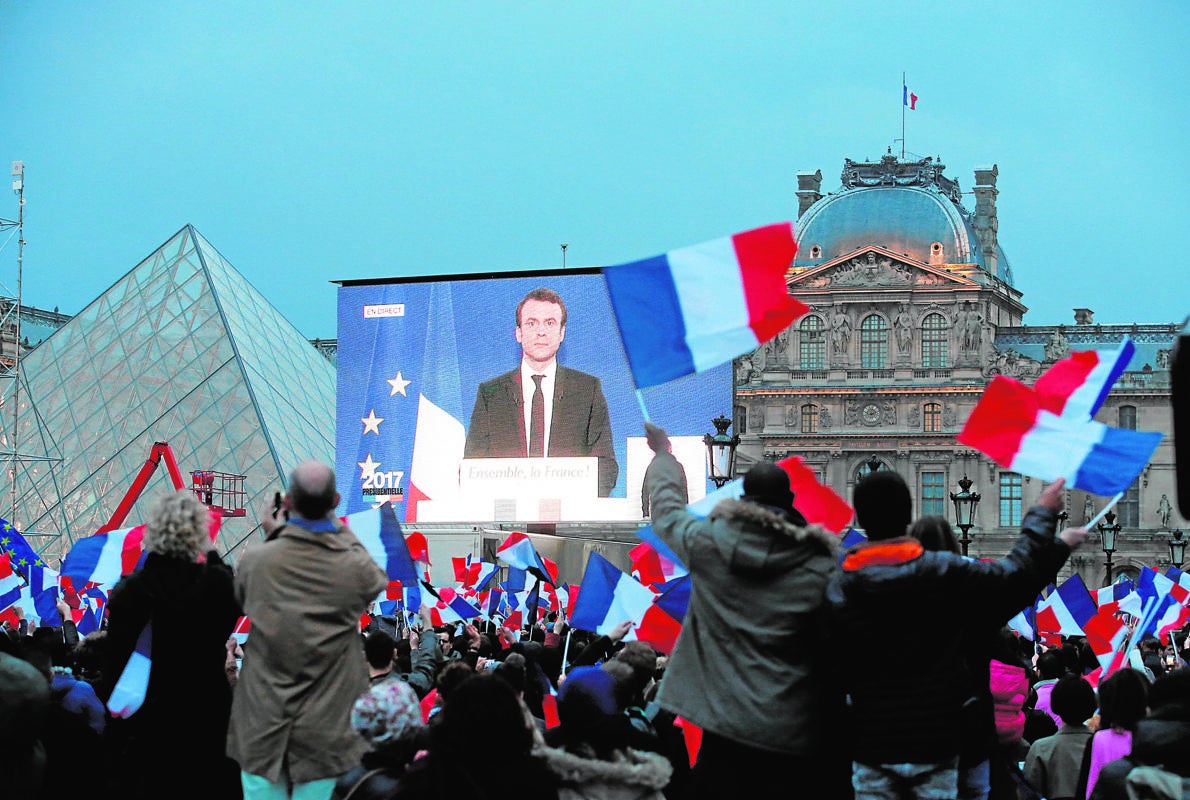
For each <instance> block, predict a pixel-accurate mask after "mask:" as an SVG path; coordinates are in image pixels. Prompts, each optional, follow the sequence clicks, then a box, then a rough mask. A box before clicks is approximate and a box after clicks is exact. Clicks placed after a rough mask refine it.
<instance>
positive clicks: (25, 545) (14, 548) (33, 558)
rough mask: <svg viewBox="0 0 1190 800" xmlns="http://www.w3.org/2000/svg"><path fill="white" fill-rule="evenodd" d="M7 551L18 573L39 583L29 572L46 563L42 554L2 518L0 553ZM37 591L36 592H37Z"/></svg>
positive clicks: (28, 580) (0, 522)
mask: <svg viewBox="0 0 1190 800" xmlns="http://www.w3.org/2000/svg"><path fill="white" fill-rule="evenodd" d="M5 553H7V554H8V555H10V556H12V568H13V570H14V571H15V572H16V574H17V575H20V576H21V577H22V578H24V579H25V580H26V581H27V582H28V583H29V584H30V585H34V584H36V583H37V581H35V580H34V579H33V577H32V576H31V575H30V574H29V572H30V569H31V568H37V569H41V568H44V567H45V563H44V562H43V561H42V560H41V556H39V555H37V553H36V552H35V551H34V550H33V548H32V547H31V546H30V545H29V542H28V541H27V540H26V539H25V537H24V536H22V535H21V532H20V531H18V530H17V529H16V528H15V527H13V525H12V523H10V522H9V521H8V520H5V519H0V555H3V554H5ZM35 593H36V592H35Z"/></svg>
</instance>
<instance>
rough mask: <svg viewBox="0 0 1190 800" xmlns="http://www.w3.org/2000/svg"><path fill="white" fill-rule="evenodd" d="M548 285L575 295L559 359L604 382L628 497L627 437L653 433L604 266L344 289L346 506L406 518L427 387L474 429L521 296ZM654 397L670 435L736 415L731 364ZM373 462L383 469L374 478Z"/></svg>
mask: <svg viewBox="0 0 1190 800" xmlns="http://www.w3.org/2000/svg"><path fill="white" fill-rule="evenodd" d="M541 286H545V287H548V288H551V289H553V290H554V291H556V292H558V294H559V295H561V297H562V299H563V301H564V302H565V303H566V309H567V323H566V333H565V339H564V340H563V342H562V345H561V348H560V349H559V351H558V363H559V364H560V365H562V366H565V367H570V368H572V369H577V370H580V371H582V372H586V373H589V374H591V375H594V376H596V377H598V378H599V379H600V380H601V381H602V384H603V393H604V396H605V397H606V398H607V403H608V413H609V416H610V419H611V430H612V438H613V442H614V446H615V454H616V460H617V462H618V464H619V475H618V477H617V480H616V485H615V488H614V489H613V490H612V492H611V496H612V497H624V496H625V489H624V486H625V465H626V462H627V444H626V439H627V437H629V436H643V435H644V425H643V422H644V417H643V415H642V414H641V411H640V406H639V404H638V403H637V399H636V396H635V393H634V388H633V384H632V376H631V374H630V373H629V370H628V360H627V357H626V356H625V354H624V350H623V347H622V346H621V344H620V338H619V335H618V332H617V329H616V324H615V319H614V317H613V314H612V309H611V304H610V301H609V299H608V296H607V290H606V288H605V285H604V282H603V276H602V275H601V274H599V273H597V272H575V271H569V272H559V273H557V274H548V275H542V274H540V273H539V274H535V275H533V276H531V277H521V276H510V277H500V278H486V277H478V278H477V277H472V276H464V277H452V278H444V279H442V280H433V281H416V282H394V283H385V284H373V285H365V286H344V287H342V288H340V289H339V330H338V334H339V342H338V361H339V366H338V397H337V425H336V464H335V468H336V472H337V474H338V480H339V491H340V493H341V494H342V496H343V503H342V505H341V506H340V509H339V511H340V513H352V512H355V511H360V510H363V509H366V508H368V507H369V505H370V504H371V503H373V502H376V500H377V499H382V498H383V497H385V496H387V497H389V498H390V499H392V500H393V501H394V505H395V507H396V509H397V515H398V517H399V518H400V519H401V520H402V521H404V520H405V506H406V503H405V502H404V501H405V498H406V497H407V493H408V489H409V477H410V468H411V464H412V459H413V450H414V436H415V431H416V428H417V415H418V408H419V398H420V397H421V396H422V395H423V394H424V395H425V397H426V399H428V400H430V401H432V402H433V403H435V404H436V405H437V406H438V407H439V408H441V409H443V410H445V411H446V412H448V413H449V414H450V415H451V416H453V417H454V418H455V419H458V420H459V421H460V422H461V423H462V425H463V426H464V427H466V426H467V425H468V424H469V422H470V418H471V411H472V407H473V406H474V404H475V396H476V390H477V388H478V386H479V384H480V383H481V382H483V381H486V380H490V379H491V378H494V377H496V376H497V375H502V374H503V373H505V372H508V371H509V370H512V369H514V368H515V367H517V365H519V363H520V360H521V347H520V345H519V344H518V343H517V341H516V338H515V335H514V334H515V328H516V306H517V303H518V302H520V300H521V299H522V298H523V297H524V296H525V294H526V293H528V292H529V291H531V290H533V289H535V288H538V287H541ZM365 309H367V310H366V311H365ZM365 314H367V316H365ZM644 398H645V403H646V405H647V407H648V409H649V414H650V416H651V417H652V419H653V421H654V422H656V423H657V424H659V425H661V426H662V427H664V428H666V429H667V430H668V431H669V432H670V434H671V435H674V436H694V435H697V436H702V435H703V434H704V433H707V432H708V431H711V430H712V428H713V426H712V425H711V422H710V421H711V418H712V417H715V416H717V415H719V414H727V415H728V416H731V412H732V407H731V400H732V397H731V365H730V364H724V365H722V366H720V367H717V368H715V369H713V370H709V371H707V372H705V373H702V374H699V375H692V376H689V377H686V378H682V379H679V380H676V381H672V382H670V383H668V384H665V385H662V386H657V387H653V388H650V389H647V390H645V392H644ZM365 420H366V421H365ZM376 420H381V421H376ZM363 464H366V465H367V466H366V467H364V466H361V465H363ZM365 471H370V472H371V473H372V474H373V476H374V477H372V478H370V479H367V481H365V477H364V473H365ZM365 483H367V484H368V488H369V492H368V493H365V491H364V489H365ZM376 487H380V488H379V489H377V488H376ZM460 521H467V520H460Z"/></svg>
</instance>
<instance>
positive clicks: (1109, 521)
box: [1095, 511, 1121, 586]
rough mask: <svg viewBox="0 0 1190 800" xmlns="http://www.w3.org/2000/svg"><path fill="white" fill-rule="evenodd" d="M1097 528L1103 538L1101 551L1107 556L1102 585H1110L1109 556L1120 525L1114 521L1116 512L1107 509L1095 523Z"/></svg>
mask: <svg viewBox="0 0 1190 800" xmlns="http://www.w3.org/2000/svg"><path fill="white" fill-rule="evenodd" d="M1095 527H1096V528H1098V529H1099V535H1100V536H1101V537H1102V538H1103V553H1104V555H1106V556H1107V561H1105V562H1104V564H1103V566H1105V567H1107V582H1106V583H1105V584H1104V586H1111V582H1112V565H1111V556H1112V553H1114V552H1116V535H1117V534H1119V532H1120V528H1121V526H1120V525H1119V523H1117V522H1116V512H1114V511H1109V512H1107V513H1106V514H1104V515H1103V519H1102V520H1100V521H1099V522H1098V523H1097V524H1096V525H1095Z"/></svg>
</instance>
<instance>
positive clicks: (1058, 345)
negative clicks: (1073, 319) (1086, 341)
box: [1045, 328, 1070, 361]
mask: <svg viewBox="0 0 1190 800" xmlns="http://www.w3.org/2000/svg"><path fill="white" fill-rule="evenodd" d="M1069 353H1070V343H1069V342H1068V341H1066V336H1065V335H1064V334H1063V333H1062V329H1061V328H1055V329H1054V333H1053V335H1052V336H1050V339H1049V341H1048V342H1046V343H1045V360H1046V361H1058V360H1059V359H1063V358H1066V356H1067V355H1068V354H1069Z"/></svg>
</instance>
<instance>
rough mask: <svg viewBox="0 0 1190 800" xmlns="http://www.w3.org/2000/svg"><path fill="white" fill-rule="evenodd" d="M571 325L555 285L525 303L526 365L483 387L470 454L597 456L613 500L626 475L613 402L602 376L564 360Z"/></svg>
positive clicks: (519, 335) (519, 327)
mask: <svg viewBox="0 0 1190 800" xmlns="http://www.w3.org/2000/svg"><path fill="white" fill-rule="evenodd" d="M566 322H567V315H566V303H565V301H563V299H562V297H561V295H559V294H558V293H557V292H555V291H554V290H553V289H547V288H537V289H533V290H532V291H530V292H529V293H528V294H526V295H525V297H524V298H523V299H522V300H521V302H520V303H518V304H517V307H516V326H515V329H514V335H515V336H516V340H517V343H518V344H520V346H521V353H522V357H521V363H520V365H519V366H517V368H516V369H513V370H511V371H509V372H506V373H504V374H503V375H500V376H498V377H495V378H492V379H491V380H488V381H484V382H483V383H481V384H480V385H479V390H478V392H477V393H476V396H475V405H474V407H473V408H472V410H471V424H470V425H469V426H468V428H467V444H466V447H465V449H464V451H463V456H464V458H541V457H545V456H595V457H596V458H598V459H599V496H600V497H607V496H608V495H610V494H611V490H612V487H614V486H615V485H616V477H617V475H618V472H619V467H618V465H617V463H616V453H615V449H614V447H613V443H612V431H611V421H610V419H609V417H608V413H607V400H606V398H604V396H603V387H602V385H601V383H600V381H599V378H596V377H595V376H594V375H588V374H587V373H585V372H580V371H578V370H576V369H569V368H567V367H563V366H561V365H560V364H559V363H558V348H559V347H561V346H562V341H563V340H564V339H565V338H566Z"/></svg>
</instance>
